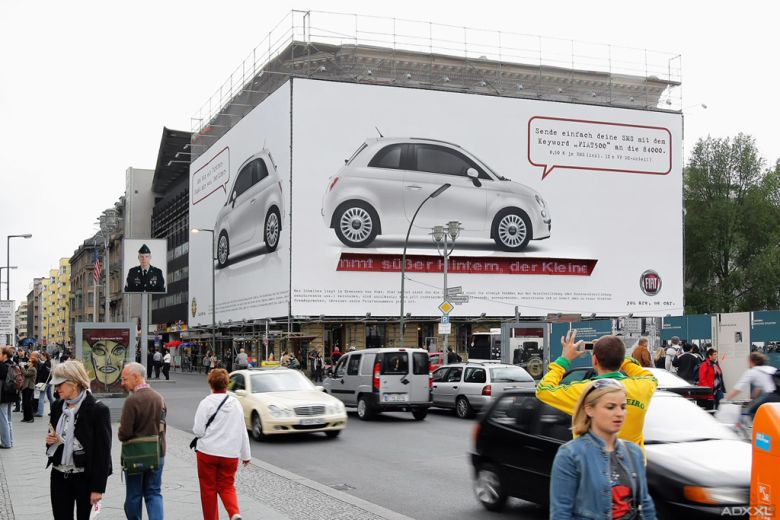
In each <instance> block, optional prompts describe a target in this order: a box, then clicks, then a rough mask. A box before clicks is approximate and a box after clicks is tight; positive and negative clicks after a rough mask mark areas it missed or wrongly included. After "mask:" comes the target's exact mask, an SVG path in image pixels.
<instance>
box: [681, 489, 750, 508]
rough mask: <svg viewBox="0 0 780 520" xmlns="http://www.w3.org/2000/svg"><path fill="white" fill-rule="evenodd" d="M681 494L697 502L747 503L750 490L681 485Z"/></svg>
mask: <svg viewBox="0 0 780 520" xmlns="http://www.w3.org/2000/svg"><path fill="white" fill-rule="evenodd" d="M683 495H685V498H687V499H688V500H690V501H691V502H697V503H699V504H747V503H748V502H750V491H749V490H748V489H745V488H731V487H699V486H685V487H683Z"/></svg>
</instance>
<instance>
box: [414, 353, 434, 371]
mask: <svg viewBox="0 0 780 520" xmlns="http://www.w3.org/2000/svg"><path fill="white" fill-rule="evenodd" d="M430 371H431V366H430V361H429V359H428V353H427V352H413V353H412V373H413V374H414V375H423V374H428V373H429V372H430Z"/></svg>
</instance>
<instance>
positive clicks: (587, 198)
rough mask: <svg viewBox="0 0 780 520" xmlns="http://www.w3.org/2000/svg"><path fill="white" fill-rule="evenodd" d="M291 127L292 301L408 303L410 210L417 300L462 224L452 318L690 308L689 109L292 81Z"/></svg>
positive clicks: (431, 294) (452, 260) (365, 308)
mask: <svg viewBox="0 0 780 520" xmlns="http://www.w3.org/2000/svg"><path fill="white" fill-rule="evenodd" d="M242 123H243V121H242ZM292 130H293V133H292V164H293V183H292V208H293V211H292V220H293V222H292V224H293V234H292V265H291V273H292V274H291V276H292V279H291V298H292V302H291V308H292V314H294V315H309V316H311V315H315V316H316V315H322V314H324V315H344V316H356V315H363V314H366V313H367V312H370V313H371V314H372V315H373V316H394V315H398V312H399V294H400V285H401V274H400V269H401V256H402V253H403V250H404V245H405V237H406V234H407V231H408V230H409V226H410V223H411V221H412V219H414V224H413V225H412V227H411V231H410V238H409V240H408V250H407V253H406V264H405V268H406V276H407V278H406V282H405V311H408V312H411V313H412V315H419V316H432V315H437V314H439V310H438V309H437V306H438V305H439V304H440V303H441V302H442V299H443V275H442V271H443V259H442V256H441V254H440V251H439V249H441V248H442V247H441V243H440V245H439V248H438V249H437V244H436V243H435V242H434V240H433V239H432V236H434V235H435V233H433V228H434V226H446V225H447V224H448V223H449V222H451V221H456V222H459V223H460V225H459V228H458V229H453V231H456V232H457V234H458V235H457V239H456V240H455V242H454V249H453V250H452V252H451V256H450V257H449V262H448V271H449V272H448V280H447V282H448V285H449V286H460V287H462V289H463V292H464V293H465V294H467V295H468V296H469V301H468V302H467V303H463V304H459V305H457V306H456V307H455V309H454V310H453V311H452V313H451V314H452V315H453V316H458V315H461V316H479V315H481V314H482V313H486V314H487V315H513V314H514V312H515V306H518V310H519V312H520V313H521V314H522V315H526V316H527V315H533V316H539V315H542V316H543V315H546V314H548V313H555V312H564V313H581V314H592V313H596V314H599V315H621V314H628V313H634V314H636V315H644V316H650V315H656V316H657V315H666V314H677V313H679V312H681V311H682V308H683V279H682V274H683V269H682V166H683V158H682V146H681V143H682V120H681V116H680V115H679V114H670V113H664V112H657V111H643V110H630V109H617V108H609V107H602V106H590V105H578V104H571V103H560V102H545V101H538V100H525V99H514V98H502V97H494V96H479V95H470V94H461V93H452V92H441V91H431V90H422V89H405V88H398V87H386V86H377V85H360V84H350V83H338V82H326V81H316V80H299V79H296V80H294V89H293V96H292ZM234 131H235V130H232V131H231V132H234ZM445 185H448V186H447V187H446V188H443V186H445ZM442 190H443V191H442ZM433 194H435V195H436V196H435V197H431V195H433ZM444 231H445V232H446V229H445V230H444ZM439 235H441V233H439ZM440 238H441V237H440ZM450 246H452V244H450Z"/></svg>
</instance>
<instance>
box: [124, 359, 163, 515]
mask: <svg viewBox="0 0 780 520" xmlns="http://www.w3.org/2000/svg"><path fill="white" fill-rule="evenodd" d="M122 388H124V389H125V390H127V391H128V392H130V395H129V396H128V398H127V399H126V400H125V404H124V406H123V407H122V418H121V420H120V423H119V440H120V441H121V442H127V441H129V440H130V439H135V438H137V437H148V436H152V435H157V436H159V438H160V465H159V466H158V467H157V469H151V470H147V471H145V472H144V473H142V474H138V475H129V474H127V473H126V474H125V482H126V485H127V488H126V493H125V515H126V516H127V518H128V520H141V516H142V511H141V508H142V503H143V502H144V501H145V502H146V513H147V515H148V517H149V520H162V518H163V498H162V492H161V487H162V471H163V462H164V457H165V415H166V413H167V409H166V407H165V400H164V399H163V397H162V396H161V395H160V394H158V393H157V392H155V391H154V390H153V389H152V388H151V387H150V386H149V385H148V384H147V383H146V368H145V367H144V366H143V365H142V364H141V363H136V362H132V363H128V364H126V365H125V367H124V368H123V369H122Z"/></svg>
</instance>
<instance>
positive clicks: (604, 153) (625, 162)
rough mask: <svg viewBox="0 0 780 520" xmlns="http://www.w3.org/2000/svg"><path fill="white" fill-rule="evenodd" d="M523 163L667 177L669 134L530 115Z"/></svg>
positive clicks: (660, 129)
mask: <svg viewBox="0 0 780 520" xmlns="http://www.w3.org/2000/svg"><path fill="white" fill-rule="evenodd" d="M528 162H530V163H531V164H533V165H534V166H539V167H541V168H543V170H542V179H544V178H546V177H547V176H548V175H549V174H550V173H551V172H552V171H553V170H554V169H556V168H566V169H572V170H591V171H602V172H621V173H641V174H650V175H666V174H668V173H669V172H670V171H671V170H672V133H671V132H670V131H669V129H668V128H663V127H657V126H643V125H628V124H624V123H611V122H605V121H587V120H582V119H564V118H559V117H543V116H534V117H532V118H531V119H529V120H528Z"/></svg>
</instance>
